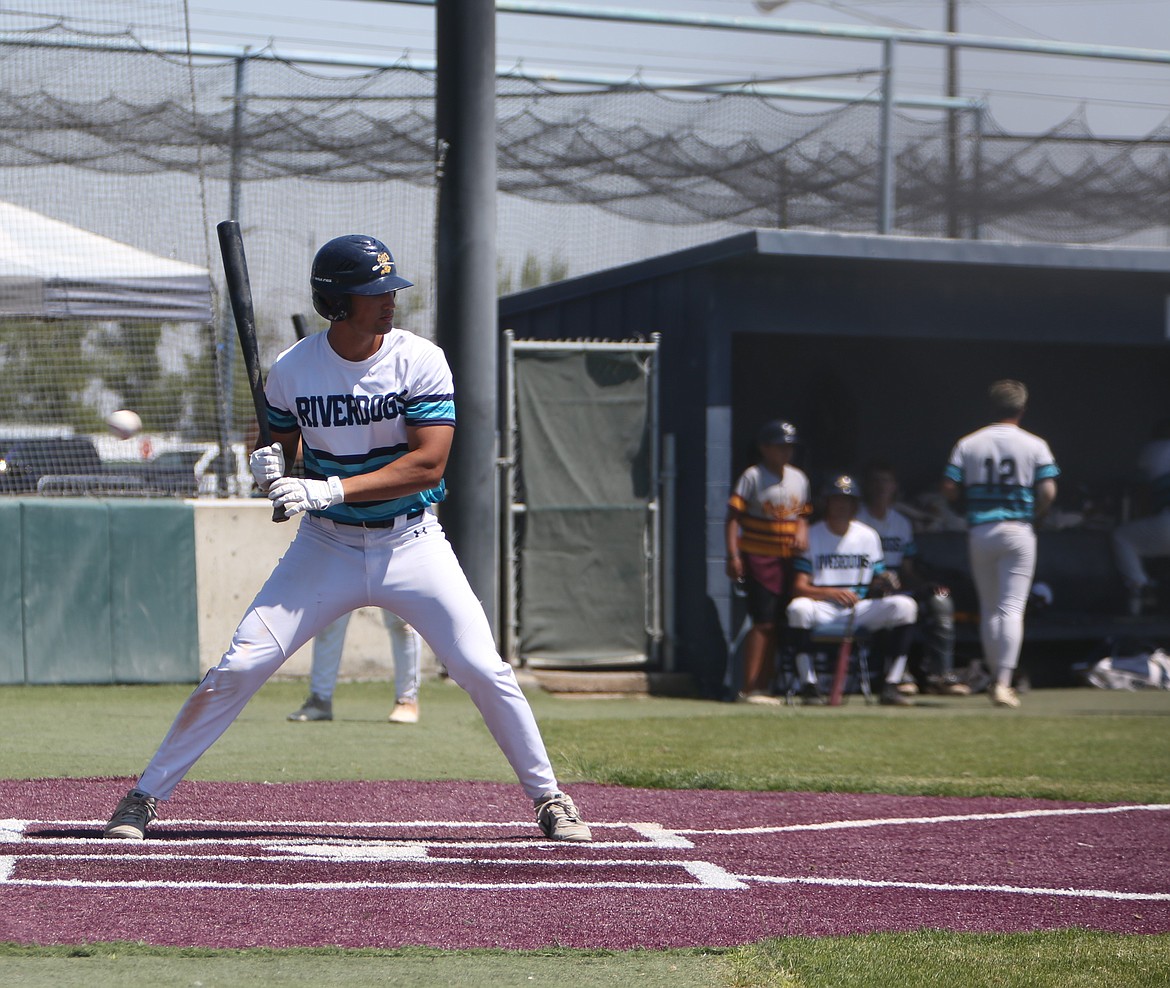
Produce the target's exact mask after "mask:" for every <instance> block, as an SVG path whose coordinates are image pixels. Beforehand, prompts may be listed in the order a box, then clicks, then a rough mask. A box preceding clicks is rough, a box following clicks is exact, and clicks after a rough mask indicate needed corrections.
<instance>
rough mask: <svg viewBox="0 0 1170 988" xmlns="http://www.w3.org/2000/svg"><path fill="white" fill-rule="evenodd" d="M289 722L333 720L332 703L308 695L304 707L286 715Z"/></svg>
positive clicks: (314, 695)
mask: <svg viewBox="0 0 1170 988" xmlns="http://www.w3.org/2000/svg"><path fill="white" fill-rule="evenodd" d="M288 719H289V720H299V721H306V720H333V701H332V700H326V699H324V698H323V697H320V696H317V694H316V693H310V694H309V698H308V699H307V700H306V701H305V705H304V706H303V707H301V709H300V710H294V711H293V712H292V713H291V714H289V715H288Z"/></svg>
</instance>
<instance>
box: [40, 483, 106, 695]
mask: <svg viewBox="0 0 1170 988" xmlns="http://www.w3.org/2000/svg"><path fill="white" fill-rule="evenodd" d="M22 521H23V534H24V538H23V553H22V557H23V560H24V566H23V569H22V571H21V577H22V580H23V583H24V654H25V661H24V667H25V673H26V681H27V682H29V683H110V682H113V666H112V663H111V661H110V655H111V652H110V608H109V602H110V554H109V524H108V520H107V512H106V508H105V503H104V502H102V501H91V500H90V499H88V498H59V499H58V498H53V499H51V500H50V499H36V500H33V499H27V500H25V501H24V502H23V519H22Z"/></svg>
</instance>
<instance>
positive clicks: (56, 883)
mask: <svg viewBox="0 0 1170 988" xmlns="http://www.w3.org/2000/svg"><path fill="white" fill-rule="evenodd" d="M1166 811H1170V804H1130V805H1122V806H1111V807H1072V808H1060V809H1033V810H1013V811H1004V812H997V813H965V814H947V815H943V816H929V817H888V818H873V819H865V820H831V821H823V822H820V823H810V824H789V825H782V826H756V827H738V828H720V829H708V830H703V829H697V828H669V827H666V826H664V825H662V824H659V823H623V822H610V823H591V824H590V826H591V827H592V828H594V829H600V828H611V829H620V828H626V829H632V830H635V831H636V832H638V833H640V834H642V835H643V836H644V837H646V838H647V839H646V840H643V841H603V842H593V843H591V844H589V845H588V847H589V849H590V850H591V851H593V850H601V849H618V848H637V849H640V850H654V849H663V848H668V847H669V848H680V847H681V848H690V847H693V846H694V845H693V844H691V842H690V841H688V840H687V839H686V837H685V836H684V835H692V836H705V835H712V836H737V835H753V834H761V835H763V834H773V833H791V832H798V831H828V830H841V829H864V828H870V827H887V826H907V825H921V824H939V823H975V822H989V821H1000V820H1022V819H1043V818H1046V817H1064V816H1095V815H1109V814H1120V813H1134V812H1166ZM34 823H35V824H41V825H45V824H49V825H67V826H85V825H93V826H101V825H102V824H103V823H104V821H40V820H18V819H9V820H0V842H8V843H28V842H33V843H37V844H66V845H74V846H76V845H85V844H95V843H101V844H102V845H103V846H108V844H107V843H106V842H105V841H104V839H103V838H101V837H100V836H95V837H92V838H90V837H78V838H41V837H38V836H37V835H35V834H34V835H29V834H26V833H25V832H24V831H25V828H26V827H27V826H28V825H30V824H34ZM163 826H164V827H165V826H170V827H210V828H213V827H217V826H232V827H254V828H270V829H274V828H280V827H299V828H313V829H317V830H323V831H327V830H336V829H350V828H358V829H361V828H369V829H375V828H376V829H385V830H394V829H402V828H407V827H411V828H435V827H442V828H462V827H484V828H489V827H516V826H530V824H528V823H527V822H524V823H517V822H506V823H493V822H490V821H451V820H414V821H356V822H355V821H330V822H322V821H319V820H309V821H265V820H246V821H229V822H226V823H225V821H216V820H197V819H179V820H168V821H165V823H163ZM323 836H324V843H323V842H322V836H317V837H297V838H288V839H275V840H274V838H273V835H271V834H268V835H265V836H264V837H255V838H224V839H218V838H190V839H179V840H168V841H166V842H165V845H164V846H162V847H159V846H158V845H155V847H154V848H152V850H151V852H146V853H141V854H135V853H126V854H122V853H107V854H94V855H87V854H63V855H35V856H34V855H25V856H22V855H11V856H0V884H2V885H23V886H30V885H33V886H42V887H46V886H47V887H68V888H110V889H112V888H126V889H149V888H159V889H180V888H182V889H198V888H207V889H251V890H293V891H345V890H359V889H404V890H407V889H467V890H475V889H481V890H483V889H501V890H509V889H515V890H520V889H533V890H536V889H554V888H575V889H646V890H655V889H657V890H663V889H671V890H694V889H725V890H742V889H747V888H750V886H751V885H752V884H753V883H754V884H758V885H808V886H823V887H834V888H874V889H879V888H884V889H909V890H919V891H931V892H968V893H970V892H976V893H1000V894H1011V895H1031V896H1059V897H1065V898H1082V899H1105V900H1114V901H1138V902H1165V901H1170V892H1122V891H1116V890H1110V889H1073V888H1046V887H1028V886H1014V885H995V884H989V885H983V884H970V883H954V884H948V883H938V882H899V881H884V880H881V881H879V880H870V879H855V878H824V877H819V876H780V875H735V874H732V873H731V872H729V871H727V870H726V869H724V868H722V867H720V866H719V865H715V864H713V863H711V862H706V861H673V860H655V861H651V860H643V859H604V858H602V859H593V858H589V859H582V858H559V857H557V858H550V859H539V858H518V859H485V858H451V857H442V856H439V857H434V856H431V855H429V854H428V853H427V847H428V846H433V847H435V848H438V849H457V848H459V849H462V848H467V849H483V848H512V849H515V848H516V842H515V841H514V840H513V841H503V842H498V841H495V842H494V841H456V842H450V843H448V842H430V843H429V845H428V842H426V841H425V840H422V841H417V840H411V839H399V840H397V841H386V842H380V843H378V844H371V843H369V842H362V841H358V840H355V839H352V838H338V839H335V840H329V839H328V837H327V835H323ZM225 844H235V845H251V846H256V845H257V844H260V845H263V846H264V847H265V848H266V849H268V850H272V851H278V852H280V853H278V854H276V855H193V856H189V857H185V858H184V857H181V856H178V855H171V854H166V853H159V852H165V851H167V850H170V849H171V848H174V847H176V846H184V847H186V846H192V845H194V846H212V845H215V846H220V847H222V846H224V845H225ZM524 846H525V847H526V848H527V847H531V848H534V849H536V848H546V847H556V848H558V849H564V848H565V845H564V844H561V843H558V842H552V841H533V842H531V844H528V843H526V844H525V845H524ZM20 857H28V858H30V859H33V858H36V859H40V860H45V859H49V860H70V859H74V860H104V861H113V860H152V861H159V860H167V859H169V858H172V859H173V858H178V859H179V860H184V861H192V862H196V861H207V860H223V861H241V860H248V861H257V862H268V863H271V862H274V861H285V862H287V861H289V860H295V859H296V858H298V857H299V858H302V859H305V860H312V861H331V862H339V861H340V862H345V861H355V862H357V861H365V862H369V861H386V862H389V861H395V860H397V861H407V862H409V861H414V862H425V863H427V864H448V863H449V864H462V865H475V866H487V865H492V864H508V865H524V866H533V865H548V866H562V867H563V866H590V867H596V866H614V867H631V866H632V867H653V868H661V867H681V868H684V869H685V870H687V871H688V873H690V874H691V875H692V876H694V877H695V878H696V880H697V881H696V882H695V883H676V882H624V881H621V882H570V881H554V882H438V881H435V882H431V881H427V882H419V881H408V882H375V881H361V882H288V883H281V882H215V881H173V880H159V881H152V880H133V881H90V880H81V879H19V878H15V877H13V873H14V871H15V868H16V863H17V861H18V860H19V858H20Z"/></svg>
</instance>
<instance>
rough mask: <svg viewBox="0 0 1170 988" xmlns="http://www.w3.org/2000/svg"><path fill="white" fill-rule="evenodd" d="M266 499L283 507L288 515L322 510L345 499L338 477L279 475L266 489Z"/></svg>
mask: <svg viewBox="0 0 1170 988" xmlns="http://www.w3.org/2000/svg"><path fill="white" fill-rule="evenodd" d="M268 500H270V501H271V502H272V503H273V504H275V505H276V506H277V507H278V508H283V509H284V513H285V514H286V515H288V517H290V518H291V517H292V516H293V515H299V514H300V513H301V512H302V511H324V510H325V509H326V508H331V507H333V505H335V504H340V503H341V502H342V501H344V500H345V491H344V490H343V489H342V486H341V478H340V477H330V478H329V479H328V480H300V479H299V478H297V477H281V478H280V479H279V480H277V481H276V482H275V483H274V484H273V485H272V487H271V488H270V489H269V491H268Z"/></svg>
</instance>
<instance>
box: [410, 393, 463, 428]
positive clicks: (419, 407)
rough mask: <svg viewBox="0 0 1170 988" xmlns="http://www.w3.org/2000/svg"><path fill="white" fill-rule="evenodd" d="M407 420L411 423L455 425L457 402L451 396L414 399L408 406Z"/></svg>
mask: <svg viewBox="0 0 1170 988" xmlns="http://www.w3.org/2000/svg"><path fill="white" fill-rule="evenodd" d="M406 421H407V423H408V424H410V425H422V424H423V423H430V424H432V425H448V424H449V425H454V424H455V402H454V401H452V400H451V399H450V398H434V399H422V400H419V401H412V402H410V403H409V404H408V405H407V406H406Z"/></svg>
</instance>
